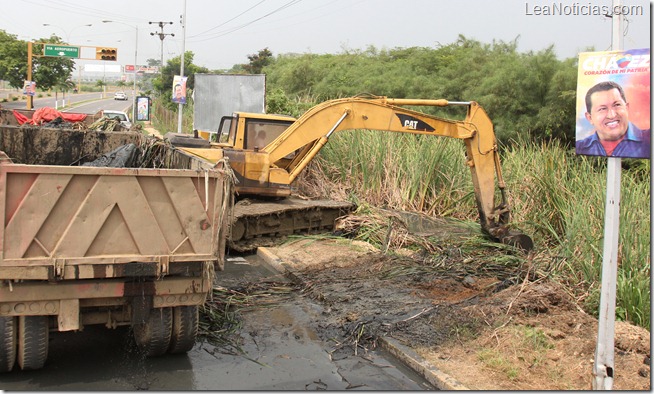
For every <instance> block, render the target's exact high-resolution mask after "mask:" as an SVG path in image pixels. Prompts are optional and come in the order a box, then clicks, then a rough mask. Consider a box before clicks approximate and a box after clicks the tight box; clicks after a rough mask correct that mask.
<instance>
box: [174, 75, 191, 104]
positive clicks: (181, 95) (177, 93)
mask: <svg viewBox="0 0 654 394" xmlns="http://www.w3.org/2000/svg"><path fill="white" fill-rule="evenodd" d="M187 78H188V77H183V76H181V75H175V77H174V78H173V97H172V99H173V103H177V104H186V79H187Z"/></svg>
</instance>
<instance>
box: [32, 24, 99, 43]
mask: <svg viewBox="0 0 654 394" xmlns="http://www.w3.org/2000/svg"><path fill="white" fill-rule="evenodd" d="M43 26H52V27H57V28H59V29H61V30H63V31H64V33H66V43H68V44H70V35H71V34H72V33H73V31H74V30H75V29H77V28H79V27H90V26H93V25H92V24H91V23H88V24H86V25H79V26H75V27H73V28H72V29H70V32H69V31H67V30H66V29H64V28H63V27H61V26H58V25H53V24H51V23H44V24H43Z"/></svg>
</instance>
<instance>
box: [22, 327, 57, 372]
mask: <svg viewBox="0 0 654 394" xmlns="http://www.w3.org/2000/svg"><path fill="white" fill-rule="evenodd" d="M49 333H50V332H49V329H48V317H47V316H19V317H18V343H17V357H16V358H17V360H18V366H20V369H22V370H24V371H25V370H29V369H40V368H43V365H44V364H45V360H46V359H47V358H48V339H49V338H48V337H49Z"/></svg>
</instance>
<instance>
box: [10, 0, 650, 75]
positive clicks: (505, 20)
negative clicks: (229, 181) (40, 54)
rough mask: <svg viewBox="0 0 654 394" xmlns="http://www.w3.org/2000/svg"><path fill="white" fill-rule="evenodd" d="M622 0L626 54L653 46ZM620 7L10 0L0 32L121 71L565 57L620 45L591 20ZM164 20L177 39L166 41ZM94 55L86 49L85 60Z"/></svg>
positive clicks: (606, 22)
mask: <svg viewBox="0 0 654 394" xmlns="http://www.w3.org/2000/svg"><path fill="white" fill-rule="evenodd" d="M621 4H622V5H623V6H626V7H627V11H630V12H631V13H630V14H629V15H625V16H624V17H625V18H626V20H625V22H624V45H623V47H624V49H630V48H649V47H650V40H651V31H650V30H651V29H650V28H651V3H650V2H649V1H643V0H621ZM611 5H612V0H579V1H569V0H557V1H553V0H549V1H545V0H502V1H499V0H494V1H491V0H403V1H399V0H111V1H105V0H103V1H97V0H13V1H12V0H4V1H2V8H1V10H0V29H2V30H4V31H6V32H7V33H10V34H14V35H16V36H17V37H18V38H19V39H21V40H33V41H38V40H39V39H40V38H44V37H49V36H50V35H51V34H55V35H57V36H59V37H62V38H63V40H64V41H66V42H68V43H69V44H71V45H75V46H82V47H97V46H108V47H116V48H118V61H117V63H118V64H121V65H125V64H130V65H131V64H134V57H135V54H136V56H137V62H138V64H139V65H145V64H146V62H147V60H148V59H157V60H159V59H161V57H162V55H163V58H164V62H165V61H166V60H168V59H170V58H172V57H176V56H179V55H180V54H181V53H182V51H183V49H185V50H186V51H192V52H193V53H194V62H193V63H194V64H196V65H198V66H203V67H207V68H208V69H210V70H214V69H229V68H231V67H232V66H233V65H234V64H242V63H248V58H247V56H248V55H252V54H256V53H258V52H259V51H260V50H261V49H264V48H268V49H269V50H270V51H271V52H272V53H273V55H279V54H286V53H313V54H327V53H330V54H338V53H342V52H344V51H348V50H350V51H351V50H365V49H366V48H368V47H369V46H374V47H376V48H377V49H392V48H398V47H400V48H407V47H430V48H437V47H438V46H440V45H448V44H450V43H453V42H455V41H456V39H457V37H458V36H459V35H464V36H465V37H467V38H469V39H475V40H478V41H481V42H483V43H492V42H493V41H494V40H495V41H499V40H501V41H505V42H511V41H513V40H517V43H518V50H519V51H521V52H527V51H541V50H545V49H547V48H548V47H549V46H553V47H554V51H555V53H556V55H557V57H559V58H560V59H565V58H570V57H577V56H578V53H579V52H585V51H589V50H593V51H606V50H610V49H611V37H612V31H611V25H612V24H611V18H608V17H605V16H601V15H585V14H588V13H589V11H591V10H594V9H593V7H594V6H597V7H602V6H603V7H605V8H604V9H601V8H600V9H599V10H600V11H604V10H607V9H608V10H610V6H611ZM547 13H550V15H547ZM183 14H186V22H187V23H186V29H183V27H182V24H181V23H180V20H181V15H183ZM103 20H111V21H112V22H109V23H103V22H102V21H103ZM151 22H153V23H151ZM159 22H166V24H165V25H164V28H163V32H164V33H166V34H170V33H172V34H174V36H172V35H166V36H165V38H164V40H163V42H162V40H160V38H159V36H158V33H160V32H161V28H160V27H159V25H158V23H159ZM168 22H172V24H169V23H168ZM44 24H48V25H49V26H44ZM89 24H90V25H91V26H86V25H89ZM152 34H154V35H152ZM137 38H138V40H137ZM135 42H136V43H137V45H136V51H135ZM162 44H163V51H162ZM135 52H136V53H135ZM87 53H88V52H86V50H85V49H82V56H83V57H87V55H86V54H87ZM77 63H78V64H85V63H88V64H99V63H102V62H101V61H97V60H81V59H80V60H77Z"/></svg>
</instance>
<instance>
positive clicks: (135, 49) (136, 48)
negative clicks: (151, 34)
mask: <svg viewBox="0 0 654 394" xmlns="http://www.w3.org/2000/svg"><path fill="white" fill-rule="evenodd" d="M102 23H120V24H121V25H125V26H129V27H131V28H133V29H134V30H135V32H136V36H135V38H134V88H133V90H134V93H132V122H134V123H136V64H137V58H138V46H139V27H138V26H136V25H134V26H132V25H129V24H127V23H123V22H118V21H108V20H105V21H102Z"/></svg>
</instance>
